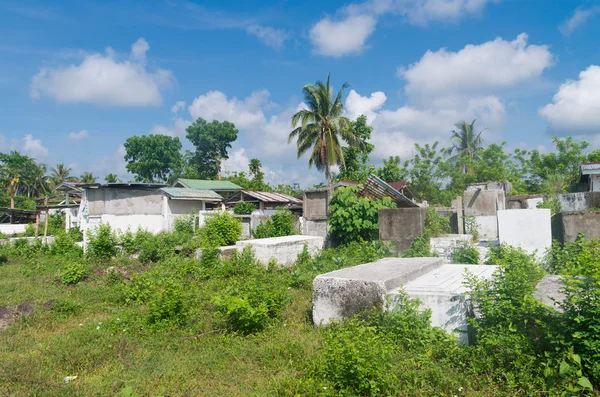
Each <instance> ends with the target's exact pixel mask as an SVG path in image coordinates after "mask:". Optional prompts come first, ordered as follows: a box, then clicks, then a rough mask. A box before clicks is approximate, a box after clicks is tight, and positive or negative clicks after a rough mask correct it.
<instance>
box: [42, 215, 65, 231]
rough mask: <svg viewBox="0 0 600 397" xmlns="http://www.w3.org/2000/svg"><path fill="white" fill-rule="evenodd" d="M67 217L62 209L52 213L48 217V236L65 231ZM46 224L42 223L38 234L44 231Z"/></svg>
mask: <svg viewBox="0 0 600 397" xmlns="http://www.w3.org/2000/svg"><path fill="white" fill-rule="evenodd" d="M65 218H66V215H65V213H64V212H62V211H57V212H55V213H54V214H50V217H49V218H48V236H56V235H57V234H59V233H61V232H64V231H65ZM44 227H45V226H44V224H43V223H41V224H40V230H39V231H38V234H43V233H44Z"/></svg>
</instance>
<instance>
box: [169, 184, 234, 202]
mask: <svg viewBox="0 0 600 397" xmlns="http://www.w3.org/2000/svg"><path fill="white" fill-rule="evenodd" d="M160 190H161V191H163V192H164V193H165V194H166V195H167V196H169V197H171V198H174V199H183V200H204V201H221V200H223V197H221V196H219V195H218V194H217V193H215V192H213V191H212V190H200V189H192V188H187V187H163V188H162V189H160Z"/></svg>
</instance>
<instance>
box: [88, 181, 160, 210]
mask: <svg viewBox="0 0 600 397" xmlns="http://www.w3.org/2000/svg"><path fill="white" fill-rule="evenodd" d="M162 197H163V195H162V194H161V192H160V191H159V190H158V189H127V188H102V187H101V188H98V189H87V199H88V211H89V215H90V216H96V215H103V214H107V215H134V214H136V215H162V212H163V198H162Z"/></svg>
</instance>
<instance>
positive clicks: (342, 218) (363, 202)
mask: <svg viewBox="0 0 600 397" xmlns="http://www.w3.org/2000/svg"><path fill="white" fill-rule="evenodd" d="M358 189H359V188H358V187H341V188H338V189H336V190H335V192H334V193H333V197H332V198H331V201H330V203H329V210H330V214H329V219H328V222H329V225H330V233H331V237H332V240H333V241H335V242H336V243H339V244H342V245H344V244H349V243H351V242H353V241H372V240H376V239H377V238H378V237H379V225H378V219H379V214H378V211H379V209H381V208H394V207H396V204H395V203H394V202H393V201H392V199H390V198H389V197H384V198H382V199H379V200H371V199H368V198H364V197H358V196H357V195H356V194H357V193H358Z"/></svg>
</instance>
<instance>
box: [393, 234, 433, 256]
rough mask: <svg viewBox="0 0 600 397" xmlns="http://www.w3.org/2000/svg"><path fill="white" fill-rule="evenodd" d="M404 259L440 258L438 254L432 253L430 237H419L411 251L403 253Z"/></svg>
mask: <svg viewBox="0 0 600 397" xmlns="http://www.w3.org/2000/svg"><path fill="white" fill-rule="evenodd" d="M401 256H402V257H403V258H423V257H432V256H438V254H437V252H432V251H431V244H430V240H429V237H427V236H426V235H422V236H417V237H416V238H415V240H414V241H413V243H412V245H411V246H410V248H409V249H407V250H405V251H403V252H402V253H401Z"/></svg>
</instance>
